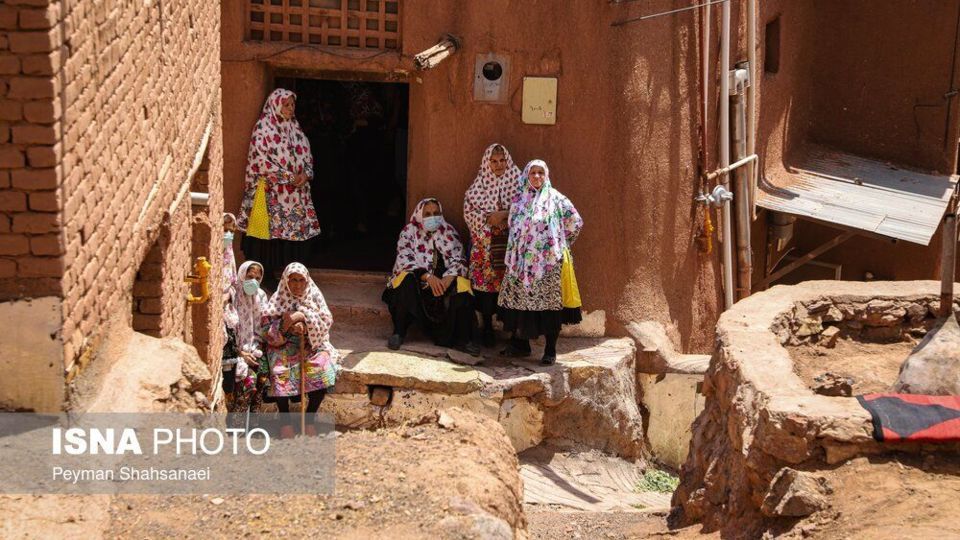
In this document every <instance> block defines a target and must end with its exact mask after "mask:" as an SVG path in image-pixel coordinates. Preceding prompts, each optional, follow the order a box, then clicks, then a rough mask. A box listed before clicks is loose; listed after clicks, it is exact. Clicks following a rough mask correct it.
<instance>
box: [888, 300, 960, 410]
mask: <svg viewBox="0 0 960 540" xmlns="http://www.w3.org/2000/svg"><path fill="white" fill-rule="evenodd" d="M893 390H894V392H900V393H904V394H928V395H935V396H956V395H960V326H958V325H957V316H956V314H951V315H950V316H949V317H947V318H946V319H944V320H943V321H941V322H940V323H939V324H938V325H937V326H936V327H935V328H934V329H933V331H931V332H930V333H929V334H927V336H926V337H925V338H923V341H921V342H920V344H919V345H917V347H916V348H915V349H914V350H913V352H912V353H910V356H908V357H907V361H906V362H904V364H903V366H902V367H901V368H900V376H899V377H898V378H897V382H896V384H894V385H893Z"/></svg>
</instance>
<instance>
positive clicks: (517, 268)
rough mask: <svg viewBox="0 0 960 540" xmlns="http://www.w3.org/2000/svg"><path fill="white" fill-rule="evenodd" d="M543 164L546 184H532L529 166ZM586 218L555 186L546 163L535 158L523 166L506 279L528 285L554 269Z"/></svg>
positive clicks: (511, 217) (511, 211)
mask: <svg viewBox="0 0 960 540" xmlns="http://www.w3.org/2000/svg"><path fill="white" fill-rule="evenodd" d="M533 167H542V168H543V172H544V177H545V178H544V181H543V185H542V186H540V189H536V188H534V187H533V186H532V185H531V184H530V169H531V168H533ZM581 227H583V219H582V218H581V217H580V214H579V213H577V209H576V208H574V206H573V204H572V203H571V202H570V199H567V198H566V197H565V196H563V194H562V193H560V192H559V191H557V190H555V189H553V185H552V184H551V182H550V169H549V168H547V164H546V163H545V162H544V161H542V160H539V159H535V160H533V161H531V162H530V163H527V166H526V167H524V169H523V179H522V187H521V188H520V195H519V196H518V197H517V200H516V202H514V204H513V206H512V207H511V209H510V237H509V239H508V240H507V254H506V257H505V258H504V263H505V264H506V266H507V271H506V275H505V277H504V279H508V280H514V281H519V282H520V283H522V284H523V286H524V288H527V289H529V288H530V287H531V285H532V284H533V282H534V281H536V280H538V279H540V278H542V277H543V276H544V275H545V274H547V273H550V272H553V271H555V270H556V268H557V267H558V266H559V265H560V264H562V262H563V250H564V249H566V248H568V247H569V246H570V245H571V244H573V242H574V240H576V238H577V235H578V234H580V229H581Z"/></svg>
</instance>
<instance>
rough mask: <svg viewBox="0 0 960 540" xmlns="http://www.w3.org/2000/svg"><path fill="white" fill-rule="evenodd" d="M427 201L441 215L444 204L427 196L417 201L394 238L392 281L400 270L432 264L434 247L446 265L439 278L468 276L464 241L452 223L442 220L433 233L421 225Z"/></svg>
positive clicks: (428, 267) (428, 266) (404, 270)
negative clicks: (397, 235) (395, 243)
mask: <svg viewBox="0 0 960 540" xmlns="http://www.w3.org/2000/svg"><path fill="white" fill-rule="evenodd" d="M427 203H434V204H436V205H437V206H439V207H440V213H441V215H442V214H443V207H442V206H440V201H438V200H437V199H434V198H427V199H423V200H422V201H420V202H419V203H417V208H416V209H415V210H414V211H413V214H412V215H411V216H410V222H409V223H407V224H406V225H405V226H404V227H403V230H402V231H400V238H399V239H398V240H397V260H396V262H394V264H393V274H392V275H391V276H390V281H391V282H392V281H393V279H394V278H396V277H397V276H399V275H400V274H401V273H403V272H413V271H416V270H430V269H431V268H432V267H433V255H434V251H435V250H437V251H439V252H440V255H442V256H443V264H444V266H446V271H445V272H444V274H443V276H441V277H445V276H466V275H467V266H466V259H465V258H464V256H463V244H461V243H460V237H459V236H458V235H457V230H456V229H454V228H453V225H450V224H449V223H447V221H446V220H443V223H442V224H441V225H440V228H438V229H437V230H435V231H433V232H428V231H427V230H426V229H425V228H424V227H423V207H424V206H426V205H427Z"/></svg>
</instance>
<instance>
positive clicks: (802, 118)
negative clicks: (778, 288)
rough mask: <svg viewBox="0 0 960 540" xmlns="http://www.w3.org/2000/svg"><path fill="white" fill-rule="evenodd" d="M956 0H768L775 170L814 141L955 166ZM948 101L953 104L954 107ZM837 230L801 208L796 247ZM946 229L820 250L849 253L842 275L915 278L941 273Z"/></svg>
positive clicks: (769, 173) (764, 108)
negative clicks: (775, 50) (923, 239)
mask: <svg viewBox="0 0 960 540" xmlns="http://www.w3.org/2000/svg"><path fill="white" fill-rule="evenodd" d="M958 10H960V2H935V1H932V0H925V1H920V2H913V3H882V2H881V3H876V2H868V1H863V0H842V1H836V0H831V1H820V0H818V1H814V2H789V1H778V0H772V1H764V2H761V3H760V13H759V17H758V18H759V24H760V26H761V28H760V30H759V34H758V37H759V38H760V40H761V43H760V48H759V55H758V56H759V58H761V59H762V58H763V52H764V48H763V37H764V34H763V27H764V26H765V25H766V23H768V22H769V21H771V20H772V19H774V18H775V17H777V16H780V19H781V23H780V27H781V30H780V31H781V52H780V59H781V60H780V72H779V73H777V74H764V76H763V79H762V84H761V86H760V92H759V93H760V100H759V106H760V116H759V122H758V154H759V155H760V157H761V162H762V163H763V167H764V169H763V170H764V175H765V176H766V177H767V178H770V179H774V180H776V179H779V178H780V177H782V176H783V175H784V174H785V172H784V170H783V166H784V165H788V166H789V165H790V164H791V163H792V162H793V159H794V158H795V154H797V153H798V152H801V151H802V150H803V148H804V146H805V145H807V144H809V143H817V144H824V145H828V146H831V147H834V148H837V149H840V150H843V151H848V152H852V153H855V154H858V155H864V156H869V157H874V158H879V159H882V160H889V161H891V162H893V163H896V164H899V165H905V166H908V167H913V168H918V169H921V170H935V171H938V172H941V173H953V172H956V167H957V162H956V153H957V140H958V133H960V132H958V129H960V120H958V109H960V104H958V103H957V100H958V99H960V98H958V97H957V96H953V97H949V98H948V97H946V94H948V93H949V90H950V89H951V88H953V87H954V86H955V84H956V83H953V82H951V81H950V80H949V79H950V76H951V73H952V71H953V66H952V63H953V62H954V61H955V58H954V56H953V53H954V38H955V37H956V23H957V17H958V15H960V13H958ZM948 111H949V116H948ZM766 220H767V213H766V212H765V211H761V212H760V216H759V218H758V220H757V221H756V222H755V223H754V226H753V229H752V230H753V248H754V264H755V266H754V270H755V272H754V279H755V280H759V279H762V277H763V270H762V261H763V260H764V255H763V250H765V249H766V227H767V226H766ZM838 233H839V231H838V230H837V229H835V228H831V227H827V226H823V225H818V224H815V223H810V222H805V221H802V220H798V221H797V223H796V225H795V228H794V241H793V242H792V243H791V244H790V246H791V247H793V248H795V251H794V252H793V254H802V253H807V252H809V251H810V250H812V249H814V248H816V247H817V246H819V245H821V244H822V243H824V242H826V241H827V240H829V239H831V238H833V237H834V236H836V235H837V234H838ZM940 250H941V238H940V234H939V233H937V234H936V235H934V237H933V239H932V240H931V242H930V245H929V246H919V245H916V244H911V243H908V242H897V243H893V242H891V241H889V240H881V239H876V238H869V237H865V236H857V237H856V238H855V239H853V240H850V241H848V242H846V243H845V244H842V245H840V246H838V247H836V248H834V249H832V250H830V251H828V252H826V253H825V254H823V255H821V256H820V257H818V259H817V260H819V261H823V262H829V263H836V264H841V265H842V267H843V268H842V279H845V280H861V279H864V275H865V273H866V272H871V273H872V274H874V276H875V277H876V279H884V280H913V279H931V278H937V277H938V276H939V272H940V268H939V259H940Z"/></svg>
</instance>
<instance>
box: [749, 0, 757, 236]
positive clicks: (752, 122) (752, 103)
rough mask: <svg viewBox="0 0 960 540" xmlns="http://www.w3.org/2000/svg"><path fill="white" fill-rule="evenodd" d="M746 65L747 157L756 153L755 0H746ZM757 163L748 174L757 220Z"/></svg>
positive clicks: (753, 214) (751, 207) (751, 212)
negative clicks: (747, 70)
mask: <svg viewBox="0 0 960 540" xmlns="http://www.w3.org/2000/svg"><path fill="white" fill-rule="evenodd" d="M747 63H748V64H749V66H748V67H747V69H749V70H750V76H749V78H750V86H748V87H747V155H748V156H750V155H753V154H756V153H757V86H758V83H759V81H760V79H759V76H758V73H759V70H758V69H757V0H747ZM759 171H760V167H759V163H758V162H756V161H755V162H753V163H751V164H750V166H749V168H748V169H747V172H748V174H749V176H748V178H749V184H750V189H749V190H748V193H749V194H750V196H749V197H750V199H749V203H748V204H749V205H750V217H751V218H752V219H757V178H758V176H759V174H758V173H759Z"/></svg>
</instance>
